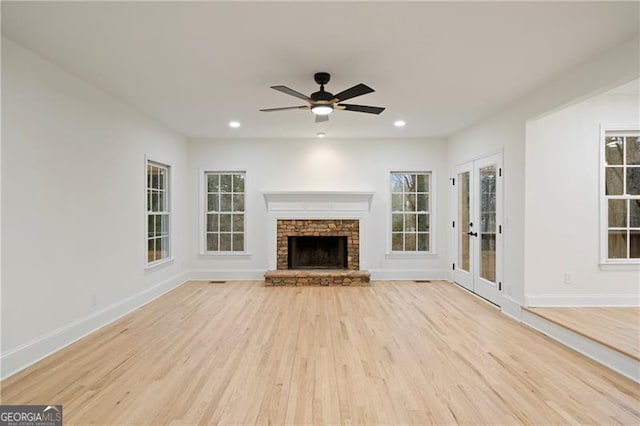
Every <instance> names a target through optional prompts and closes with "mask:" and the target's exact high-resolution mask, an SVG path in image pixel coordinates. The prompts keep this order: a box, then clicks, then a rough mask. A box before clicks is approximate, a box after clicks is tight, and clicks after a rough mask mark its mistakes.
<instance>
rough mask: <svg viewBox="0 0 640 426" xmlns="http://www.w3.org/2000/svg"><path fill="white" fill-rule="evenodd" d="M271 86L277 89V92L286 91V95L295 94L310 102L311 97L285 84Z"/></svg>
mask: <svg viewBox="0 0 640 426" xmlns="http://www.w3.org/2000/svg"><path fill="white" fill-rule="evenodd" d="M271 88H272V89H274V90H277V91H278V92H282V93H286V94H287V95H291V96H295V97H296V98H300V99H304V100H305V101H307V102H311V98H309V97H308V96H307V95H303V94H302V93H300V92H296V91H295V90H293V89H289V88H288V87H287V86H271Z"/></svg>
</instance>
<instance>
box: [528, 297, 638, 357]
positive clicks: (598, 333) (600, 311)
mask: <svg viewBox="0 0 640 426" xmlns="http://www.w3.org/2000/svg"><path fill="white" fill-rule="evenodd" d="M525 309H526V310H527V311H529V312H531V313H534V314H536V315H538V316H540V317H542V318H545V319H547V320H549V321H551V322H554V323H556V324H558V325H561V326H562V327H565V328H568V329H569V330H572V331H574V332H576V333H578V334H581V335H583V336H585V337H588V338H590V339H592V340H595V341H596V342H599V343H601V344H603V345H605V346H608V347H610V348H612V349H615V350H616V351H618V352H621V353H623V354H625V355H627V356H629V357H631V358H635V359H637V360H638V361H640V308H634V307H629V308H623V307H615V308H525Z"/></svg>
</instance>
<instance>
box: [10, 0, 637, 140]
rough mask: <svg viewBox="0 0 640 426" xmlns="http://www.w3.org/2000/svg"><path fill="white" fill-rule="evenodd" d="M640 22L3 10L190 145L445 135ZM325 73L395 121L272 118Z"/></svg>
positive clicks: (23, 5)
mask: <svg viewBox="0 0 640 426" xmlns="http://www.w3.org/2000/svg"><path fill="white" fill-rule="evenodd" d="M638 16H639V3H638V2H626V3H617V2H586V3H576V2H555V3H535V2H532V3H524V2H509V3H483V2H471V3H461V2H453V3H451V2H449V3H435V2H409V3H397V2H396V3H391V2H387V3H385V2H371V3H368V2H355V3H353V2H321V3H316V2H295V3H293V2H278V3H276V2H256V3H249V2H235V3H221V2H190V3H186V2H110V3H109V2H104V3H95V2H15V3H14V2H7V1H3V2H2V32H3V34H5V35H6V36H7V37H8V38H10V39H12V40H14V41H15V42H17V43H19V44H21V45H23V46H25V47H27V48H29V49H31V50H34V51H36V52H38V53H39V54H41V55H42V56H44V57H46V58H48V59H49V60H51V61H52V62H54V63H57V64H59V65H60V66H62V67H63V68H65V69H66V70H68V71H70V72H72V73H74V74H76V75H78V76H80V77H82V78H84V79H85V80H86V81H88V82H90V83H91V84H93V85H94V86H96V87H98V88H100V89H102V90H104V91H105V92H107V93H109V94H111V95H113V96H115V97H116V98H118V99H120V100H122V101H124V102H126V103H128V104H130V105H132V106H134V107H136V108H138V109H139V110H141V111H143V112H145V113H146V114H148V115H150V116H151V117H154V118H155V119H157V120H158V121H160V122H162V123H164V124H165V125H167V126H168V127H170V128H173V129H175V130H177V131H179V132H181V133H182V134H184V135H187V136H191V137H269V138H287V137H309V136H313V135H315V133H316V132H319V131H323V132H326V133H327V135H328V136H330V137H399V136H401V137H437V136H446V135H449V134H451V133H453V132H456V131H458V130H460V129H462V128H464V127H466V126H469V125H471V124H473V123H474V122H476V121H477V120H479V119H481V118H482V117H484V116H486V115H488V114H491V113H492V112H494V111H496V110H497V109H500V108H503V107H505V106H506V105H508V104H509V103H510V102H512V101H514V100H515V99H517V98H518V97H520V96H522V95H523V94H525V93H527V92H529V91H531V90H534V89H535V88H536V87H537V86H539V85H541V84H542V83H544V82H545V80H548V79H550V78H552V77H553V76H555V75H558V74H561V73H563V72H565V71H566V70H568V69H570V68H571V67H573V66H576V65H578V64H580V63H581V62H584V61H586V60H588V59H589V58H590V57H592V56H594V55H596V54H598V53H599V52H601V51H604V50H606V49H608V48H610V47H612V46H614V45H616V44H618V43H620V42H622V41H623V40H625V39H627V38H628V37H631V36H634V35H635V36H637V34H638V29H639V19H638ZM317 71H328V72H330V73H332V80H331V82H330V83H329V85H328V86H327V90H329V91H331V92H333V93H337V92H339V91H341V90H343V89H345V88H347V87H350V86H352V85H355V84H357V83H361V82H362V83H365V84H368V85H369V86H371V87H373V88H374V89H376V92H375V93H371V94H368V95H364V96H362V97H359V98H355V99H352V100H350V101H349V102H351V103H357V104H364V105H376V106H385V107H387V110H386V111H385V112H383V113H382V114H381V115H379V116H375V115H369V114H360V113H354V112H347V111H336V112H334V113H333V114H332V115H331V120H330V121H329V122H328V123H321V124H315V123H314V121H313V116H312V114H311V113H310V112H308V111H295V110H294V111H285V112H277V113H260V112H258V109H260V108H271V107H283V106H292V105H300V104H301V103H300V100H298V99H296V98H294V97H290V96H287V95H285V94H282V93H279V92H277V91H275V90H272V89H269V86H272V85H279V84H282V85H286V86H289V87H291V88H293V89H295V90H298V91H300V92H303V93H305V94H310V93H311V92H313V91H315V90H317V86H316V85H315V83H314V81H313V73H314V72H317ZM399 118H402V119H404V120H406V122H407V126H406V127H405V128H403V129H397V128H395V127H393V126H392V123H393V121H394V120H396V119H399ZM232 119H235V120H239V121H241V122H242V127H241V128H239V129H230V128H229V127H228V125H227V123H228V122H229V121H230V120H232Z"/></svg>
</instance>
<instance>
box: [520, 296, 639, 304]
mask: <svg viewBox="0 0 640 426" xmlns="http://www.w3.org/2000/svg"><path fill="white" fill-rule="evenodd" d="M525 302H526V306H530V307H543V306H544V307H574V306H575V307H580V306H581V307H590V306H591V307H594V306H595V307H597V306H640V294H585V295H576V294H541V295H531V296H525Z"/></svg>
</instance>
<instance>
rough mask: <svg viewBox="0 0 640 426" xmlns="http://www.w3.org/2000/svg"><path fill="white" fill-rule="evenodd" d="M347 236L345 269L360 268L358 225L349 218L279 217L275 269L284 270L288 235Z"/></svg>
mask: <svg viewBox="0 0 640 426" xmlns="http://www.w3.org/2000/svg"><path fill="white" fill-rule="evenodd" d="M301 236H309V237H311V236H313V237H347V269H349V270H352V271H357V270H359V269H360V225H359V223H358V220H350V219H279V220H278V221H277V225H276V269H278V270H285V269H288V268H287V263H288V262H287V260H288V253H289V247H288V244H289V242H288V237H301Z"/></svg>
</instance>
